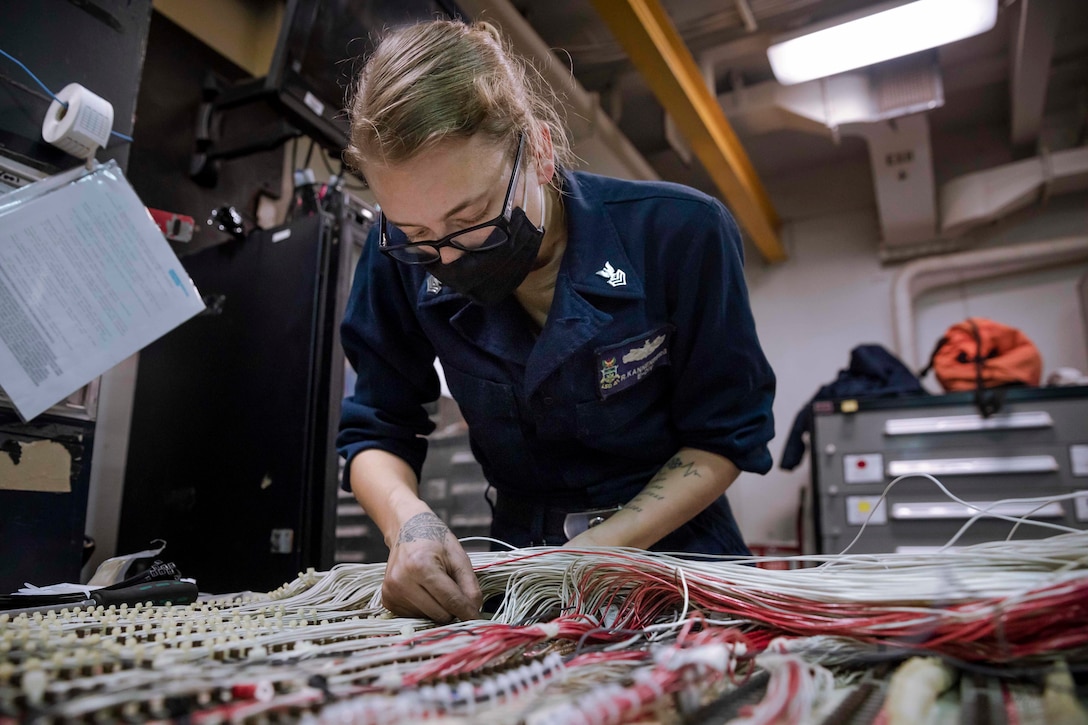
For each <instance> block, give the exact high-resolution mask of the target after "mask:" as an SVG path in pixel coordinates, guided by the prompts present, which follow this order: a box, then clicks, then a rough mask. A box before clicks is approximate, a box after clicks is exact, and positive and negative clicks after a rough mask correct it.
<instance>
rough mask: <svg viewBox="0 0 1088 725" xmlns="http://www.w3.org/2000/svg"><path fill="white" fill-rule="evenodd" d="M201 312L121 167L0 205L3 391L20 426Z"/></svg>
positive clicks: (7, 197)
mask: <svg viewBox="0 0 1088 725" xmlns="http://www.w3.org/2000/svg"><path fill="white" fill-rule="evenodd" d="M203 309H204V303H203V301H202V300H201V298H200V294H199V293H198V292H197V289H196V287H195V286H194V285H193V282H192V280H191V279H189V276H188V274H187V273H186V272H185V270H184V268H183V267H182V266H181V263H180V262H178V258H177V256H176V255H175V254H174V251H173V250H172V249H171V248H170V245H169V244H168V243H167V242H166V240H165V239H164V238H163V236H162V233H161V232H160V231H159V229H158V228H157V227H156V226H155V223H154V222H153V221H152V219H151V217H150V216H149V214H148V212H147V209H146V207H145V206H144V204H143V202H141V201H140V199H139V197H138V196H137V195H136V192H135V190H133V188H132V186H131V185H130V184H129V183H128V181H127V180H126V179H125V177H124V175H123V174H122V173H121V170H120V168H119V167H118V166H117V164H116V163H114V162H112V161H111V162H109V163H106V164H100V165H96V166H95V167H94V168H92V169H87V168H84V167H80V168H78V169H74V170H72V171H68V172H65V173H63V174H58V175H56V176H51V177H49V178H46V179H42V180H41V181H38V182H35V183H33V184H30V185H28V186H24V187H22V188H20V189H18V190H16V191H12V192H10V193H7V194H4V195H2V196H0V388H2V389H3V391H4V392H5V393H6V394H7V396H8V397H9V398H10V399H11V401H12V403H14V405H15V408H16V410H17V412H18V413H19V415H20V416H21V417H22V418H23V420H30V419H31V418H34V417H35V416H37V415H38V414H40V413H42V412H44V411H45V410H47V409H48V408H49V407H50V406H52V405H54V404H56V403H58V402H60V401H62V400H63V399H64V398H65V397H67V396H68V395H70V394H71V393H73V392H75V391H76V390H79V388H81V387H83V386H84V385H86V384H87V383H88V382H90V381H91V380H93V379H95V378H96V377H98V376H99V375H101V374H102V373H104V372H106V371H107V370H109V369H110V368H112V367H113V366H114V365H116V364H117V363H119V362H121V361H122V360H124V359H125V358H127V357H128V356H130V355H132V354H133V353H135V352H137V351H138V350H140V349H141V348H143V347H145V346H146V345H148V344H149V343H151V342H153V341H154V340H156V339H158V338H159V337H161V336H162V335H164V334H166V333H167V332H169V331H170V330H172V329H174V328H175V327H177V326H178V325H180V324H181V323H182V322H185V321H186V320H188V319H189V318H191V317H193V316H194V315H196V314H197V313H199V312H200V311H201V310H203Z"/></svg>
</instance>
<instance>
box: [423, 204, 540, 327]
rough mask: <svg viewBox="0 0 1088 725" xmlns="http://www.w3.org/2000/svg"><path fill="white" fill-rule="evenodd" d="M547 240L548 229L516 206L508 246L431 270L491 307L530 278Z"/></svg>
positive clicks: (430, 269)
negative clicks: (537, 224) (537, 223)
mask: <svg viewBox="0 0 1088 725" xmlns="http://www.w3.org/2000/svg"><path fill="white" fill-rule="evenodd" d="M492 233H493V234H494V233H499V234H501V233H502V232H499V231H498V230H496V232H492ZM543 239H544V229H543V228H540V229H538V228H536V227H535V226H533V223H532V222H530V221H529V218H528V217H527V216H525V212H524V211H523V210H522V209H521V207H516V208H515V209H514V211H513V212H511V214H510V238H509V239H508V240H507V241H506V243H505V244H502V245H500V246H498V247H495V248H494V249H485V250H483V251H479V252H466V253H464V254H462V255H461V256H460V257H459V258H458V259H456V260H454V261H452V262H449V263H448V264H442V263H437V264H431V265H430V266H428V267H427V271H429V272H430V273H431V274H432V275H434V276H435V278H436V279H438V281H440V282H441V283H442V284H444V285H447V286H449V287H450V288H451V289H453V290H454V291H455V292H460V293H461V294H463V295H464V296H466V297H468V298H469V299H470V300H472V301H473V302H477V303H479V304H481V305H485V306H491V305H494V304H495V303H497V302H500V301H502V300H503V299H505V298H506V296H507V295H509V294H510V293H511V292H513V291H514V290H516V289H517V288H518V286H519V285H520V284H521V283H522V282H524V281H525V278H526V277H527V276H529V272H530V271H532V269H533V265H534V264H535V263H536V256H537V254H538V253H539V252H540V243H541V241H542V240H543ZM484 246H486V245H484Z"/></svg>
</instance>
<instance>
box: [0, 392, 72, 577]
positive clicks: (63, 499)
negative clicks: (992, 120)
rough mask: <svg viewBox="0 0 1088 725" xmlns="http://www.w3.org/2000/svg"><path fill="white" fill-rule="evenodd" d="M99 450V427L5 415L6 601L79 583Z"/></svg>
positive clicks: (1, 460) (1, 518)
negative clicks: (27, 591) (29, 588)
mask: <svg viewBox="0 0 1088 725" xmlns="http://www.w3.org/2000/svg"><path fill="white" fill-rule="evenodd" d="M93 448H94V423H93V421H89V420H77V419H73V418H65V417H61V416H57V415H51V414H43V415H39V416H38V417H36V418H35V419H34V420H32V421H30V422H27V423H23V422H21V421H20V420H19V417H18V416H17V415H16V414H15V412H14V411H9V410H5V409H3V408H0V479H4V480H2V481H0V512H2V513H0V542H2V544H0V551H3V556H0V593H3V594H8V593H10V592H13V591H15V590H16V589H19V588H20V587H22V586H23V584H24V583H30V584H34V585H36V586H44V585H47V584H56V583H58V582H78V581H79V570H80V568H81V566H82V564H83V562H82V559H83V526H84V522H85V520H86V515H87V491H88V488H89V486H90V474H91V451H92V450H93ZM5 471H6V473H5ZM65 479H66V480H65Z"/></svg>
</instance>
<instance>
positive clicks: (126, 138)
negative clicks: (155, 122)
mask: <svg viewBox="0 0 1088 725" xmlns="http://www.w3.org/2000/svg"><path fill="white" fill-rule="evenodd" d="M0 55H2V56H4V57H5V58H7V59H8V60H10V61H11V62H12V63H14V64H15V65H17V66H19V67H20V68H22V69H23V70H25V71H26V73H27V75H28V76H30V77H31V78H33V79H34V82H35V83H37V84H38V85H39V86H41V87H42V90H43V91H45V92H46V93H48V94H49V97H50V98H52V99H53V100H54V101H56V102H57V103H59V104H60V105H62V106H64V108H65V109H67V108H68V104H67V103H66V102H65V101H62V100H60V99H59V98H57V96H56V94H55V93H53V91H51V90H49V88H48V86H46V85H45V84H44V83H42V81H41V79H40V78H38V76H36V75H34V72H33V71H31V70H30V69H29V68H27V67H26V66H25V65H23V63H22V61H20V60H19V59H18V58H16V57H15V56H13V55H11V54H10V53H8V52H7V51H5V50H3V49H0ZM110 133H111V134H112V135H114V136H116V137H117V138H119V139H121V140H122V141H128V142H129V143H132V137H131V136H126V135H125V134H123V133H121V132H120V131H110Z"/></svg>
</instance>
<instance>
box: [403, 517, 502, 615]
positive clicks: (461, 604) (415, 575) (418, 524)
mask: <svg viewBox="0 0 1088 725" xmlns="http://www.w3.org/2000/svg"><path fill="white" fill-rule="evenodd" d="M382 604H383V605H385V607H386V609H388V610H389V611H391V612H393V613H394V614H396V615H398V616H401V617H420V616H422V617H427V618H429V619H432V620H434V621H435V622H439V623H446V622H449V621H450V620H452V619H454V618H456V619H460V620H462V621H464V620H469V619H478V618H479V617H480V608H481V607H482V606H483V594H482V593H481V592H480V583H479V582H478V581H477V579H476V573H475V572H474V571H472V562H471V561H469V558H468V554H466V553H465V550H464V549H463V548H461V544H460V542H458V541H457V537H455V536H454V535H453V532H452V531H450V529H449V527H448V526H446V524H445V523H444V522H443V521H442V519H440V518H438V517H437V516H436V515H435V514H434V513H433V512H431V511H422V512H420V513H417V514H415V515H413V516H411V517H410V518H408V519H407V520H406V521H405V522H404V523H403V524H402V525H401V527H400V530H399V531H398V533H397V538H396V541H394V542H393V545H392V546H391V547H390V549H389V563H388V565H387V567H386V571H385V581H384V582H383V583H382Z"/></svg>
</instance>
